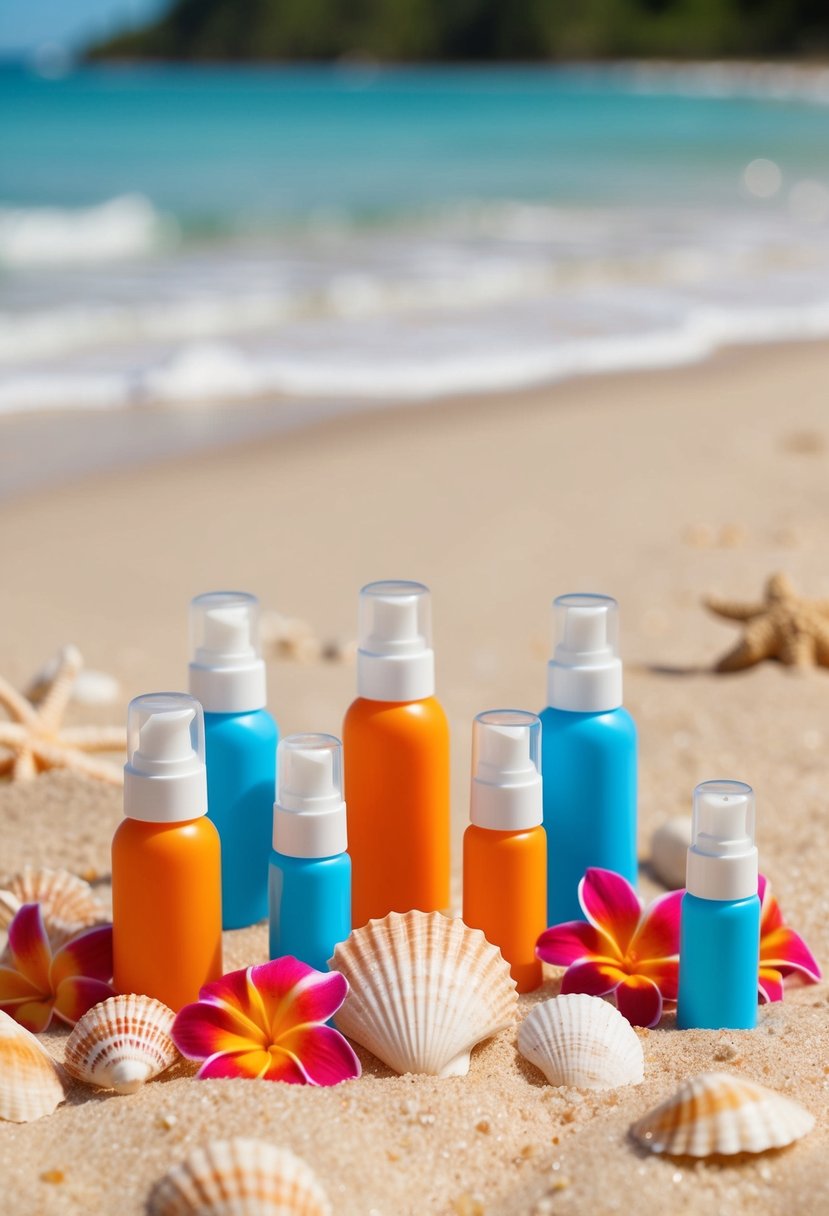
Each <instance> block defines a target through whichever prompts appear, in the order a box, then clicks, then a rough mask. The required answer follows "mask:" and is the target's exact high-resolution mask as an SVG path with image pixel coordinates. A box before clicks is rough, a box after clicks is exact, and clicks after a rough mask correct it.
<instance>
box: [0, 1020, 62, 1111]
mask: <svg viewBox="0 0 829 1216" xmlns="http://www.w3.org/2000/svg"><path fill="white" fill-rule="evenodd" d="M64 1097H65V1092H64V1088H63V1081H62V1080H61V1075H60V1071H59V1069H58V1066H57V1064H55V1062H54V1060H53V1059H52V1057H51V1056H50V1055H49V1053H48V1052H47V1051H46V1050H45V1048H43V1047H42V1046H41V1044H40V1043H39V1042H38V1041H37V1039H36V1038H35V1036H34V1035H33V1034H30V1032H29V1031H28V1030H25V1029H24V1027H22V1026H19V1025H18V1024H17V1022H15V1020H14V1018H11V1017H9V1015H8V1014H7V1013H3V1012H2V1011H0V1119H7V1120H8V1121H9V1122H10V1123H31V1121H32V1120H33V1119H40V1118H42V1117H43V1115H51V1113H52V1111H53V1110H55V1108H56V1107H58V1106H60V1104H61V1102H62V1101H63V1099H64Z"/></svg>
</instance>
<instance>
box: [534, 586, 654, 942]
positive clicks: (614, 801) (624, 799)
mask: <svg viewBox="0 0 829 1216" xmlns="http://www.w3.org/2000/svg"><path fill="white" fill-rule="evenodd" d="M553 618H554V620H553V625H554V646H555V649H554V653H553V658H552V659H551V661H550V663H549V665H548V672H547V708H546V709H544V710H543V711H542V712H541V715H540V717H541V731H542V735H541V756H542V771H543V772H544V827H545V829H546V831H547V923H548V925H557V924H561V923H562V922H563V921H569V920H582V919H584V917H583V913H582V910H581V907H580V905H579V899H578V887H579V883H580V881H581V879H582V877H583V876H584V873H585V871H586V870H587V869H588V868H589V867H591V866H598V867H600V868H602V869H605V870H615V871H616V873H617V874H621V875H622V876H623V877H624V878H626V879H627V880H628V882H630V883H631V884H632V885H633V886H634V887H635V886H636V880H637V862H636V799H637V763H638V760H637V754H638V749H637V735H636V724H635V723H634V721H633V718H632V717H631V716H630V714H629V713H628V711H627V710H626V709H625V708H624V706H623V705H622V661H621V659H620V658H619V653H618V632H619V624H618V621H619V609H618V605H617V603H616V601H615V600H614V599H612V598H611V597H610V596H609V595H562V596H559V597H558V599H556V600H555V601H554V603H553Z"/></svg>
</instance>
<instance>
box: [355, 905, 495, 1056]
mask: <svg viewBox="0 0 829 1216" xmlns="http://www.w3.org/2000/svg"><path fill="white" fill-rule="evenodd" d="M331 967H332V968H334V969H335V970H337V971H341V972H342V973H343V975H344V976H345V978H346V979H347V980H348V983H349V993H348V996H347V997H346V999H345V1003H344V1005H343V1007H342V1009H341V1010H340V1012H339V1013H338V1014H337V1015H336V1018H335V1019H334V1020H335V1022H336V1025H337V1027H338V1029H339V1030H341V1031H342V1033H343V1034H345V1035H347V1036H348V1038H350V1039H353V1040H354V1041H355V1042H356V1043H360V1044H361V1045H362V1046H363V1047H366V1048H368V1050H369V1051H370V1052H371V1053H372V1054H373V1055H375V1056H377V1058H378V1059H380V1060H382V1061H383V1063H384V1064H387V1065H388V1066H389V1068H393V1069H394V1071H395V1072H398V1073H408V1072H410V1073H427V1074H429V1075H431V1076H437V1077H450V1076H463V1075H464V1074H465V1073H467V1072H468V1071H469V1056H470V1052H471V1051H472V1048H473V1047H474V1046H475V1045H476V1044H477V1043H480V1042H482V1041H483V1040H484V1039H488V1038H490V1037H491V1036H492V1035H494V1034H497V1033H498V1032H499V1031H500V1030H505V1029H506V1028H507V1027H508V1026H511V1025H512V1023H513V1022H514V1021H515V1015H516V1010H517V1007H518V997H517V996H516V992H515V983H514V981H513V980H512V978H511V977H510V973H509V966H508V965H507V963H505V962H504V959H503V958H502V956H501V951H500V950H499V949H498V948H497V947H496V946H492V945H490V943H489V942H488V941H487V940H486V938H485V937H484V935H483V933H482V932H481V931H480V929H470V928H469V927H468V926H467V925H465V924H464V923H463V921H461V920H450V919H448V918H447V917H445V916H441V915H440V913H438V912H429V913H427V912H406V913H402V914H401V913H399V912H391V913H390V914H389V915H388V916H386V917H385V918H384V919H383V920H370V921H369V922H368V924H367V925H364V926H363V927H362V928H361V929H356V930H355V931H354V932H353V933H352V934H351V936H350V937H349V938H348V939H347V940H346V941H345V942H341V943H340V945H338V946H337V947H336V949H335V951H334V957H333V959H332V960H331Z"/></svg>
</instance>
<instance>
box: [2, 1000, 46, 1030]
mask: <svg viewBox="0 0 829 1216" xmlns="http://www.w3.org/2000/svg"><path fill="white" fill-rule="evenodd" d="M3 1012H4V1013H8V1014H9V1016H10V1017H13V1018H14V1020H15V1021H16V1022H18V1023H19V1025H21V1026H24V1027H25V1028H26V1030H30V1031H31V1032H32V1034H40V1033H41V1031H44V1030H46V1029H47V1028H48V1026H49V1023H50V1022H51V1021H52V1012H53V1009H52V998H51V996H49V997H46V998H45V999H44V1000H41V1001H26V1002H24V1003H23V1004H20V1005H13V1006H12V1007H11V1008H9V1009H6V1010H4V1011H3Z"/></svg>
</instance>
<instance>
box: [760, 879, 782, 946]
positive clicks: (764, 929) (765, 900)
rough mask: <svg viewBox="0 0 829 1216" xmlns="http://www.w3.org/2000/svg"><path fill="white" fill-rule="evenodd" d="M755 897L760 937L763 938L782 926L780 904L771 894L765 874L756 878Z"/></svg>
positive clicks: (769, 884)
mask: <svg viewBox="0 0 829 1216" xmlns="http://www.w3.org/2000/svg"><path fill="white" fill-rule="evenodd" d="M757 895H758V896H759V899H760V936H761V937H765V936H766V934H767V933H771V932H773V931H774V930H775V929H779V928H780V926H781V925H782V924H783V913H782V911H781V909H780V904H779V903H778V902H777V900H776V898H775V897H774V895H773V894H772V890H771V883H770V882H769V880H768V879H767V878H766V876H765V874H760V875H759V876H758V878H757Z"/></svg>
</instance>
